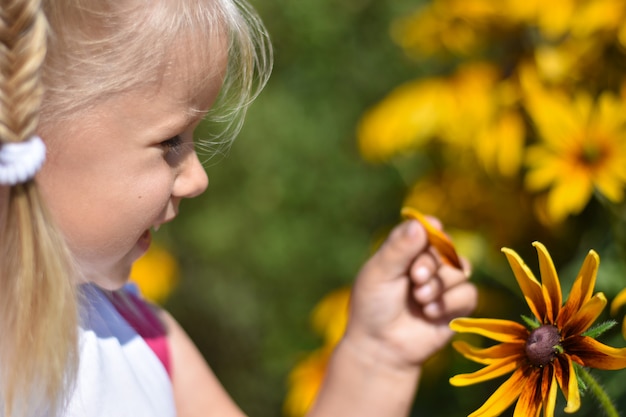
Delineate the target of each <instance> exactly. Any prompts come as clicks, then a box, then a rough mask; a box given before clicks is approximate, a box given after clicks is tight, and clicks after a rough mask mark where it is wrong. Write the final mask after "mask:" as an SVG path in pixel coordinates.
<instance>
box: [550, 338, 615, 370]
mask: <svg viewBox="0 0 626 417" xmlns="http://www.w3.org/2000/svg"><path fill="white" fill-rule="evenodd" d="M562 346H563V348H564V349H565V352H567V353H568V354H569V355H571V356H573V357H577V358H579V359H580V360H581V361H582V365H583V366H588V367H590V368H597V369H606V370H617V369H623V368H626V348H621V349H618V348H614V347H611V346H607V345H605V344H603V343H600V342H598V341H597V340H595V339H593V338H591V337H586V336H575V337H570V338H568V339H566V340H564V341H563V343H562Z"/></svg>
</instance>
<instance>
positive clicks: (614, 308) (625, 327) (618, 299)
mask: <svg viewBox="0 0 626 417" xmlns="http://www.w3.org/2000/svg"><path fill="white" fill-rule="evenodd" d="M624 304H626V288H625V289H623V290H621V291H620V292H619V293H618V294H617V295H616V296H615V298H614V299H613V302H612V303H611V315H612V316H616V315H617V312H618V311H619V309H620V308H621V307H622V306H623V305H624ZM622 335H623V336H624V338H626V320H624V321H623V322H622Z"/></svg>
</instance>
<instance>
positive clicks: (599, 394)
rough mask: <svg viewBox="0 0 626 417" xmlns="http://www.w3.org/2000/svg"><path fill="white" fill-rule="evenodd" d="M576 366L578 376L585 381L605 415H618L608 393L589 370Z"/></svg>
mask: <svg viewBox="0 0 626 417" xmlns="http://www.w3.org/2000/svg"><path fill="white" fill-rule="evenodd" d="M577 368H578V369H577V371H578V372H577V373H578V376H579V377H580V378H581V379H582V380H583V381H584V382H585V384H586V385H587V388H588V389H589V390H590V391H591V393H592V394H593V396H594V397H596V399H597V400H598V403H600V406H601V407H602V409H603V410H604V412H605V414H606V416H607V417H619V413H618V412H617V409H616V408H615V404H613V401H612V400H611V398H609V396H608V394H607V393H606V391H604V389H603V388H602V386H601V385H600V384H599V383H598V381H597V380H596V379H595V378H594V377H593V376H592V375H591V374H590V373H589V372H587V371H586V370H585V369H583V367H582V366H579V367H577Z"/></svg>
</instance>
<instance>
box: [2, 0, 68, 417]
mask: <svg viewBox="0 0 626 417" xmlns="http://www.w3.org/2000/svg"><path fill="white" fill-rule="evenodd" d="M46 33H47V23H46V19H45V17H44V15H43V12H42V10H41V5H40V0H2V8H1V10H0V146H2V143H9V142H21V141H24V140H27V139H29V138H30V137H31V136H32V135H34V133H35V129H36V127H37V122H38V112H39V106H40V103H41V97H42V87H41V82H40V69H41V66H42V63H43V60H44V57H45V53H46ZM0 188H2V186H1V185H0ZM4 194H7V192H5V193H4ZM0 195H3V193H2V192H1V190H0ZM0 204H1V205H2V206H0V214H2V211H4V216H3V217H0V220H2V219H3V218H4V221H2V222H0V236H1V237H2V240H1V241H0V335H2V336H1V338H0V405H2V408H3V409H4V410H3V409H2V408H0V415H4V416H5V417H31V416H39V415H52V416H54V415H56V414H57V413H58V411H59V410H60V409H61V408H62V407H63V406H64V403H65V401H66V397H67V392H68V389H69V388H70V385H71V383H72V381H73V380H74V375H75V372H76V368H77V313H76V297H75V292H74V291H75V290H74V285H73V284H72V281H71V278H72V277H71V276H70V275H69V271H70V267H69V265H70V263H69V254H68V253H69V252H68V251H67V249H66V246H65V243H64V241H63V239H62V237H61V235H60V234H59V233H58V232H57V230H56V229H55V228H54V227H53V226H52V222H51V221H50V216H49V214H48V212H47V211H46V210H45V207H44V205H43V204H42V199H41V197H40V194H39V192H38V189H37V185H36V183H35V181H34V180H29V181H27V182H26V183H22V184H17V185H15V186H12V187H10V189H9V190H8V202H7V201H5V200H0ZM3 412H4V414H3Z"/></svg>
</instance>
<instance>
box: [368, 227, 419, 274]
mask: <svg viewBox="0 0 626 417" xmlns="http://www.w3.org/2000/svg"><path fill="white" fill-rule="evenodd" d="M427 244H428V238H427V234H426V231H425V230H424V227H423V226H422V225H421V224H420V222H418V221H417V220H415V219H410V220H406V221H404V222H402V223H401V224H400V225H398V226H396V227H395V228H394V229H393V230H392V231H391V233H390V234H389V236H388V237H387V240H385V242H384V243H383V244H382V245H381V247H380V249H378V251H377V252H376V253H375V254H374V256H372V257H371V258H370V260H369V261H368V262H367V263H366V264H365V266H364V268H363V270H362V272H361V275H363V277H362V279H363V280H365V281H367V282H370V283H375V282H384V281H391V280H395V279H398V278H401V277H407V276H408V274H409V269H410V267H411V264H412V263H413V261H414V260H415V258H416V257H417V256H418V255H419V254H420V253H422V252H423V251H424V250H425V249H426V247H427Z"/></svg>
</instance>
